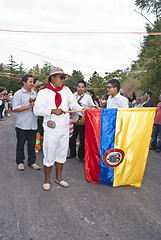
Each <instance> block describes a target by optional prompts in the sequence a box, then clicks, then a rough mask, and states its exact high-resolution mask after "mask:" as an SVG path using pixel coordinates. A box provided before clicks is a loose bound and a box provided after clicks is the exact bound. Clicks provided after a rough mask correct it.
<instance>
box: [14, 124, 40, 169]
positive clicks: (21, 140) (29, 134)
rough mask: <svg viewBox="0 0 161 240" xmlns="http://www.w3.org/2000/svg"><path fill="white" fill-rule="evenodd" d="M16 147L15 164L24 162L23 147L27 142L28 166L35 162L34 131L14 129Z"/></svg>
mask: <svg viewBox="0 0 161 240" xmlns="http://www.w3.org/2000/svg"><path fill="white" fill-rule="evenodd" d="M16 136H17V147H16V163H17V164H20V163H23V162H24V159H25V154H24V145H25V142H26V141H27V153H28V165H29V166H30V165H32V164H33V163H35V161H36V154H35V144H36V130H23V129H20V128H17V127H16Z"/></svg>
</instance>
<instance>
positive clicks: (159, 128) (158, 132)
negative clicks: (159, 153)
mask: <svg viewBox="0 0 161 240" xmlns="http://www.w3.org/2000/svg"><path fill="white" fill-rule="evenodd" d="M157 137H159V142H158V144H157ZM151 147H152V148H154V149H156V148H158V149H160V150H161V125H159V124H155V123H154V126H153V132H152V137H151Z"/></svg>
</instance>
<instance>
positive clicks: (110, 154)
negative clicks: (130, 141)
mask: <svg viewBox="0 0 161 240" xmlns="http://www.w3.org/2000/svg"><path fill="white" fill-rule="evenodd" d="M123 159H124V152H123V151H122V150H120V149H117V148H113V149H110V150H108V151H107V152H105V153H104V155H103V162H104V164H105V165H106V166H108V167H117V166H118V165H119V164H120V163H121V162H122V161H123Z"/></svg>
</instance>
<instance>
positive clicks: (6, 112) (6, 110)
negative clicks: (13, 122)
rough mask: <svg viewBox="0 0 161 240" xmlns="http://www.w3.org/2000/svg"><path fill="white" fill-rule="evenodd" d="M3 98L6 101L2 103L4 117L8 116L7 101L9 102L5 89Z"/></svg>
mask: <svg viewBox="0 0 161 240" xmlns="http://www.w3.org/2000/svg"><path fill="white" fill-rule="evenodd" d="M5 99H6V102H5V105H4V109H5V113H4V115H5V117H9V116H8V102H9V100H8V94H7V91H6V90H5Z"/></svg>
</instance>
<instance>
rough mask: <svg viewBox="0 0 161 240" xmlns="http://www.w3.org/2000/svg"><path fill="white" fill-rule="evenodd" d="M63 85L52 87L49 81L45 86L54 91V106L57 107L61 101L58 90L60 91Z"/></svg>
mask: <svg viewBox="0 0 161 240" xmlns="http://www.w3.org/2000/svg"><path fill="white" fill-rule="evenodd" d="M63 87H64V85H63V86H62V87H61V88H54V87H53V86H52V85H51V84H50V83H49V84H48V85H47V86H46V88H48V89H50V90H51V91H53V92H55V93H56V95H55V104H56V107H57V108H58V107H59V106H60V104H61V103H62V98H61V95H60V93H58V91H61V90H62V89H63Z"/></svg>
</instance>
